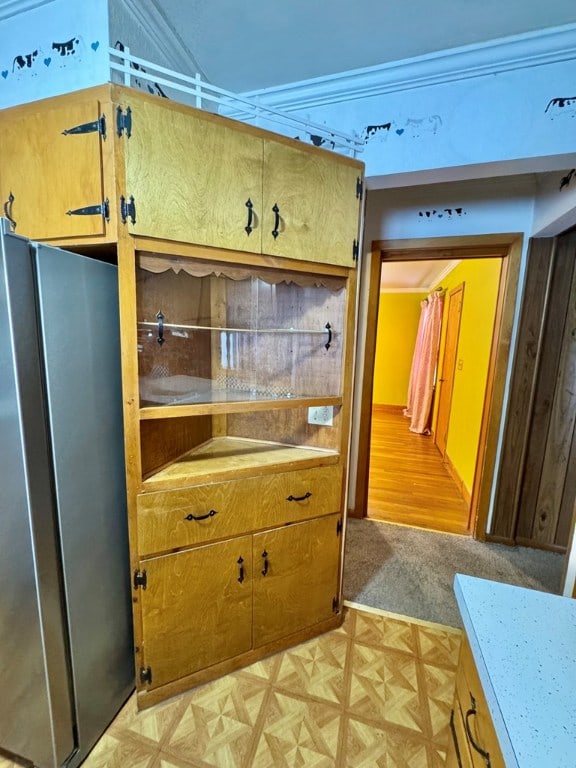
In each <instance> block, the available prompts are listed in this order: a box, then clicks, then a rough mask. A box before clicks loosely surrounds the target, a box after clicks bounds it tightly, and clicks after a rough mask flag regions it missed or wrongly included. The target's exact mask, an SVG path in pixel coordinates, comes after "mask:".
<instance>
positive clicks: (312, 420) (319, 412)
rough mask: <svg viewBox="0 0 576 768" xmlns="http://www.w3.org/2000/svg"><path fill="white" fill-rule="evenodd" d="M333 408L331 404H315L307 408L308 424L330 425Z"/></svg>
mask: <svg viewBox="0 0 576 768" xmlns="http://www.w3.org/2000/svg"><path fill="white" fill-rule="evenodd" d="M333 416H334V408H333V407H332V406H331V405H317V406H314V407H312V408H308V424H319V425H320V426H322V427H331V426H332V418H333Z"/></svg>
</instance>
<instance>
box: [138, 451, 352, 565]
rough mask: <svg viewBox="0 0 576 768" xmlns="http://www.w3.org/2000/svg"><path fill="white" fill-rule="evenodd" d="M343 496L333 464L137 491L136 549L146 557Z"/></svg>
mask: <svg viewBox="0 0 576 768" xmlns="http://www.w3.org/2000/svg"><path fill="white" fill-rule="evenodd" d="M341 498H342V468H341V467H337V466H334V467H319V468H317V469H307V470H303V471H301V472H282V473H280V474H274V475H263V476H261V477H249V478H243V479H239V480H231V481H229V482H225V483H208V484H205V485H197V486H193V487H190V488H181V489H178V490H171V491H158V492H156V493H145V494H141V495H140V496H139V497H138V501H137V515H138V550H139V553H140V556H141V557H146V556H147V555H153V554H157V553H160V552H166V551H169V550H174V549H180V548H182V547H190V546H195V545H197V544H203V543H205V542H208V541H215V540H217V539H225V538H229V537H231V536H238V535H240V534H245V533H249V532H250V531H258V530H263V529H265V528H272V527H277V526H281V525H284V524H285V523H293V522H298V521H300V520H308V519H311V518H314V517H320V516H321V515H329V514H332V513H334V512H339V511H340V506H341Z"/></svg>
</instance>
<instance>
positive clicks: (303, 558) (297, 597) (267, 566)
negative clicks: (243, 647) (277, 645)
mask: <svg viewBox="0 0 576 768" xmlns="http://www.w3.org/2000/svg"><path fill="white" fill-rule="evenodd" d="M339 521H340V515H339V514H337V515H329V516H327V517H323V518H319V519H317V520H311V521H309V522H305V523H295V524H293V525H288V526H285V527H283V528H277V529H275V530H273V531H269V532H267V533H259V534H256V535H255V536H254V537H253V544H254V548H253V562H254V576H253V590H254V646H255V647H258V646H261V645H265V644H266V643H270V642H273V641H274V640H277V639H279V638H281V637H286V636H288V635H290V634H292V633H294V632H298V631H299V630H301V629H305V628H306V627H309V626H312V625H314V624H317V623H318V622H320V621H323V620H325V619H329V618H330V617H331V616H333V615H334V609H333V600H334V598H335V597H336V596H337V594H338V574H339V565H340V544H341V536H340V532H339V527H338V523H339Z"/></svg>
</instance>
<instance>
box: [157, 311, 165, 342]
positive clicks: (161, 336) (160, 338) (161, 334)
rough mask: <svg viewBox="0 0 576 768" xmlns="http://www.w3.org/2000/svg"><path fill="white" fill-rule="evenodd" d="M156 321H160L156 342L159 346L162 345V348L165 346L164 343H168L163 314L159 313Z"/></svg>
mask: <svg viewBox="0 0 576 768" xmlns="http://www.w3.org/2000/svg"><path fill="white" fill-rule="evenodd" d="M156 320H158V338H157V339H156V341H157V342H158V344H160V346H162V344H164V342H165V341H166V339H165V338H164V315H163V314H162V312H158V313H157V315H156Z"/></svg>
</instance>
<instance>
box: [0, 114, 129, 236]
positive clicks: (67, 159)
mask: <svg viewBox="0 0 576 768" xmlns="http://www.w3.org/2000/svg"><path fill="white" fill-rule="evenodd" d="M101 118H102V110H101V105H100V104H99V103H98V102H97V101H94V100H91V101H85V102H80V103H72V102H71V103H70V104H68V105H67V106H64V107H59V108H57V109H49V108H47V107H44V108H43V109H39V110H38V111H37V112H34V111H32V110H25V111H24V110H18V109H16V110H5V111H4V112H2V114H0V135H1V136H2V140H1V144H2V149H1V154H2V162H1V164H0V165H1V168H0V174H1V176H0V196H1V201H0V202H1V204H2V208H3V212H2V215H5V213H8V215H9V216H10V217H11V218H12V219H13V221H14V222H15V223H16V228H15V231H16V233H17V234H19V235H25V236H26V237H30V238H32V239H37V240H50V239H55V238H67V237H84V236H94V235H104V234H106V219H105V216H104V213H105V211H104V206H103V203H104V199H105V194H104V181H103V173H102V167H103V161H102V156H103V144H104V142H110V143H111V144H112V143H113V141H114V139H113V136H112V135H111V134H112V132H113V127H112V126H111V125H107V122H110V121H106V119H104V120H101ZM106 133H108V134H110V135H108V136H107V137H106V138H105V134H106Z"/></svg>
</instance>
